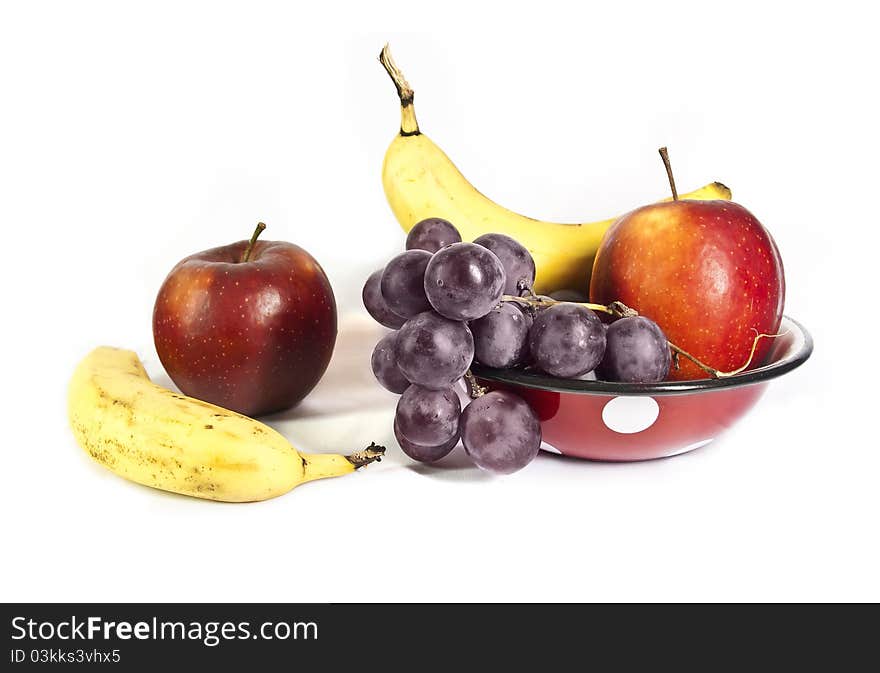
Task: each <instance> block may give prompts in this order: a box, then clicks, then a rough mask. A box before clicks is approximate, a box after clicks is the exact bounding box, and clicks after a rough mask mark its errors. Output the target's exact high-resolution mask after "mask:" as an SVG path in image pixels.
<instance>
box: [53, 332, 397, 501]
mask: <svg viewBox="0 0 880 673" xmlns="http://www.w3.org/2000/svg"><path fill="white" fill-rule="evenodd" d="M67 403H68V415H69V419H70V425H71V427H72V428H73V433H74V435H75V436H76V439H77V441H78V442H79V444H80V446H82V448H83V449H85V450H86V452H87V453H88V454H89V455H90V456H91V457H92V458H94V459H95V460H96V461H97V462H98V463H100V464H101V465H103V466H104V467H106V468H108V469H109V470H111V471H113V472H115V473H116V474H118V475H119V476H121V477H125V478H126V479H129V480H131V481H134V482H137V483H139V484H145V485H146V486H152V487H153V488H158V489H162V490H164V491H173V492H174V493H182V494H184V495H191V496H194V497H197V498H206V499H209V500H222V501H226V502H249V501H254V500H266V499H268V498H274V497H275V496H278V495H281V494H282V493H286V492H287V491H289V490H290V489H292V488H293V487H295V486H298V485H299V484H302V483H304V482H307V481H312V480H314V479H323V478H324V477H335V476H339V475H343V474H348V473H350V472H354V471H355V469H357V468H358V467H361V466H362V465H366V464H368V463H371V462H373V461H374V460H376V461H378V460H380V459H381V456H382V454H383V453H384V451H385V449H384V448H383V447H380V446H375V445H370V446H369V447H368V448H366V449H364V450H363V451H359V452H357V453H355V454H353V455H351V456H342V455H333V454H305V453H300V452H298V451H297V450H296V449H295V448H294V447H293V446H291V445H290V443H289V442H288V441H287V440H286V439H284V437H282V436H281V435H280V434H279V433H278V432H276V431H275V430H273V429H272V428H270V427H269V426H267V425H264V424H263V423H260V422H258V421H255V420H253V419H251V418H248V417H247V416H242V415H240V414H237V413H235V412H233V411H229V410H227V409H223V408H222V407H218V406H215V405H213V404H208V403H207V402H202V401H201V400H196V399H193V398H191V397H186V396H184V395H181V394H178V393H175V392H174V391H171V390H168V389H166V388H162V387H161V386H158V385H156V384H155V383H153V382H152V381H151V380H150V379H149V377H148V376H147V372H146V370H145V369H144V367H143V365H142V364H141V361H140V360H139V359H138V357H137V355H136V354H135V353H134V352H132V351H129V350H123V349H119V348H110V347H107V346H102V347H99V348H96V349H95V350H93V351H92V352H91V353H90V354H89V355H87V356H86V357H85V358H84V359H83V360H82V362H80V363H79V366H77V368H76V371H75V372H74V374H73V379H72V380H71V382H70V387H69V389H68V398H67Z"/></svg>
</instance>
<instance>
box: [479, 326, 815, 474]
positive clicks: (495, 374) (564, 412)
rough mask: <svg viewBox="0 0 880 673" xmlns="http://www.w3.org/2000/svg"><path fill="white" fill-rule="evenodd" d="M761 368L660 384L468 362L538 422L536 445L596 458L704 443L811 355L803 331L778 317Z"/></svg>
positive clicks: (636, 456) (660, 454) (648, 455)
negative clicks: (525, 407)
mask: <svg viewBox="0 0 880 673" xmlns="http://www.w3.org/2000/svg"><path fill="white" fill-rule="evenodd" d="M780 332H781V333H782V336H779V337H777V338H776V339H775V340H774V343H773V347H772V349H771V351H770V354H769V356H768V358H767V364H765V365H763V366H761V367H756V368H755V369H749V370H747V371H745V372H742V373H740V374H736V375H735V376H731V377H727V378H718V379H711V378H710V379H698V380H693V381H663V382H660V383H616V382H609V381H584V380H579V379H559V378H555V377H552V376H547V375H544V374H538V373H534V372H527V371H520V370H515V369H491V368H488V367H482V366H479V365H476V364H475V365H474V366H473V367H472V372H473V374H474V376H475V377H476V378H477V380H478V381H479V382H480V383H481V384H482V385H484V386H486V387H487V388H489V389H492V390H498V389H504V390H509V391H512V392H515V393H516V394H518V395H520V396H521V397H523V398H524V399H525V400H526V401H527V402H528V403H529V404H530V405H531V407H532V408H533V409H534V410H535V413H537V415H538V418H539V419H540V421H541V432H542V436H543V440H544V441H543V442H542V445H541V448H542V449H544V450H546V451H551V452H554V453H560V454H562V455H565V456H573V457H576V458H585V459H588V460H603V461H634V460H649V459H652V458H664V457H667V456H675V455H678V454H682V453H686V452H687V451H692V450H694V449H698V448H700V447H701V446H705V445H706V444H708V443H709V442H711V441H712V440H713V439H716V438H717V437H718V436H719V435H721V434H722V433H723V432H724V431H725V430H727V429H728V428H730V427H731V426H733V425H734V424H735V423H736V422H737V421H738V420H739V419H740V418H742V417H743V415H745V413H746V412H747V411H748V410H749V409H751V408H752V407H753V406H754V405H755V403H756V402H757V401H758V399H759V398H760V397H761V395H762V394H763V393H764V391H765V390H766V389H767V385H768V384H769V383H770V381H771V380H773V379H775V378H777V377H779V376H782V375H783V374H786V373H788V372H790V371H791V370H792V369H795V368H796V367H799V366H800V365H802V364H803V363H804V362H806V360H807V358H809V357H810V354H811V353H812V352H813V340H812V338H811V337H810V335H809V333H808V332H807V330H806V329H804V327H803V326H802V325H801V324H799V323H798V322H797V321H795V320H792V319H791V318H789V317H787V316H786V317H783V319H782V326H781V327H780Z"/></svg>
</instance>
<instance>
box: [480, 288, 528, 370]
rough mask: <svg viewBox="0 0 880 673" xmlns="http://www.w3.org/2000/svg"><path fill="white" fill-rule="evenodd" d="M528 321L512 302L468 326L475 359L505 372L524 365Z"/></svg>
mask: <svg viewBox="0 0 880 673" xmlns="http://www.w3.org/2000/svg"><path fill="white" fill-rule="evenodd" d="M531 324H532V319H531V317H528V318H527V317H526V315H525V314H524V313H523V312H522V311H521V310H520V309H519V308H518V307H517V306H514V305H513V303H512V302H502V303H501V304H500V305H498V306H496V307H495V308H493V309H492V310H491V311H489V312H488V313H487V314H486V315H484V316H483V317H482V318H480V319H479V320H474V321H473V322H472V323H471V324H470V327H471V332H472V333H473V335H474V358H475V359H476V361H477V362H479V363H480V364H484V365H486V366H487V367H497V368H499V369H506V368H508V367H515V366H517V365H518V364H521V363H522V362H524V361H525V359H526V356H527V355H528V346H529V344H528V340H529V327H531Z"/></svg>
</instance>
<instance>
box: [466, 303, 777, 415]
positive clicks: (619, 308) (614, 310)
mask: <svg viewBox="0 0 880 673" xmlns="http://www.w3.org/2000/svg"><path fill="white" fill-rule="evenodd" d="M501 301H509V302H514V303H516V304H522V305H525V306H529V307H531V308H547V307H549V306H553V305H554V304H577V305H578V306H583V307H585V308H588V309H590V310H592V311H597V312H599V313H607V314H608V315H610V316H612V317H614V318H632V317H634V316H637V315H638V314H639V312H638V311H636V310H635V309H632V308H630V307H629V306H627V305H626V304H624V303H623V302H620V301H613V302H611V303H610V304H592V303H590V302H573V301H559V300H558V299H551V298H550V297H539V296H538V295H536V294H534V293H532V294H531V295H529V296H526V297H516V296H514V295H512V294H505V295H504V296H502V297H501ZM752 331H754V332H755V340H754V341H753V342H752V350H751V352H750V353H749V357H748V359H747V360H746V361H745V364H743V365H742V366H741V367H737V368H736V369H734V370H732V371H729V372H722V371H720V370H718V369H715V367H711V366H709V365H707V364H706V363H704V362H701V361H700V360H698V359H697V358H696V357H694V356H693V355H691V354H690V353H688V352H687V351H686V350H684V349H683V348H681V347H680V346H676V345H675V344H674V343H672V342H671V341H669V340H667V342H666V343H668V344H669V349H670V350H671V351H672V357H673V360H674V362H675V366H676V369H678V368H679V365H678V356H681V357H684V358H687V359H688V360H690V361H691V362H693V363H694V364H695V365H696V366H697V367H699V368H700V369H702V370H703V371H704V372H706V373H707V374H708V375H709V376H711V377H712V378H713V379H723V378H729V377H731V376H736V375H737V374H739V373H741V372H744V371H745V370H746V369H748V368H749V365H751V364H752V360H753V359H754V357H755V351H756V350H757V348H758V342H759V341H760V340H761V339H775V338H776V337H781V336H785V335H786V334H788V330H786V331H785V332H780V333H778V334H761V333H760V332H758V330H756V329H754V328H752ZM468 375H470V376H471V378H473V374H471V373H470V370H468V372H467V374H465V378H467V376H468ZM471 397H473V395H471ZM477 397H479V395H477ZM474 399H476V398H474Z"/></svg>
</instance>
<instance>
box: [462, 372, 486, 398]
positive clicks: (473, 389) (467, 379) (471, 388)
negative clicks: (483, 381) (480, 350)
mask: <svg viewBox="0 0 880 673" xmlns="http://www.w3.org/2000/svg"><path fill="white" fill-rule="evenodd" d="M464 383H465V385H466V386H467V392H468V397H470V398H471V399H472V400H475V399H477V398H478V397H482V396H483V395H485V394H486V393H488V392H489V389H488V388H486V387H485V386H481V385H480V383H479V382H478V381H477V377H476V376H474V374H473V372H472V371H471V370H470V369H468V370H467V371H466V372H465V373H464Z"/></svg>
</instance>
